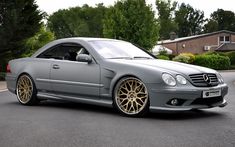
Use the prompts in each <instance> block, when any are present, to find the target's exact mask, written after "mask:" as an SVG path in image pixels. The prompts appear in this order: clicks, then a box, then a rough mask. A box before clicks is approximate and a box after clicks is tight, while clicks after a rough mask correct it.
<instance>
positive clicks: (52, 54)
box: [37, 44, 89, 61]
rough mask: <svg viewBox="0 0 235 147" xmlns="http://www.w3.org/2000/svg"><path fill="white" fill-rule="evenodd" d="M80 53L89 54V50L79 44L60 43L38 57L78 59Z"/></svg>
mask: <svg viewBox="0 0 235 147" xmlns="http://www.w3.org/2000/svg"><path fill="white" fill-rule="evenodd" d="M78 54H89V52H88V51H87V50H86V49H85V48H84V47H83V46H81V45H78V44H60V45H57V46H55V47H52V48H50V49H48V50H46V51H44V52H43V53H41V54H40V55H39V56H38V57H37V58H46V59H50V58H53V59H57V60H70V61H76V56H77V55H78Z"/></svg>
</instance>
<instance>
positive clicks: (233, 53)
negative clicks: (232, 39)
mask: <svg viewBox="0 0 235 147" xmlns="http://www.w3.org/2000/svg"><path fill="white" fill-rule="evenodd" d="M224 54H225V55H226V56H228V57H229V59H230V62H231V65H235V51H231V52H227V53H224Z"/></svg>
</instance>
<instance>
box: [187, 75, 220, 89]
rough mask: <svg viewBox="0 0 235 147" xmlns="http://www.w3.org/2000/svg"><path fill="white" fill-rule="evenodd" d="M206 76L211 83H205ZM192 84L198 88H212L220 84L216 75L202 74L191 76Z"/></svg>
mask: <svg viewBox="0 0 235 147" xmlns="http://www.w3.org/2000/svg"><path fill="white" fill-rule="evenodd" d="M204 75H207V76H208V78H209V82H208V81H205V79H204V77H203V76H204ZM189 77H190V79H191V82H192V84H193V85H194V86H196V87H211V86H216V85H218V84H219V81H218V78H217V76H216V74H212V73H206V74H205V73H202V74H191V75H189Z"/></svg>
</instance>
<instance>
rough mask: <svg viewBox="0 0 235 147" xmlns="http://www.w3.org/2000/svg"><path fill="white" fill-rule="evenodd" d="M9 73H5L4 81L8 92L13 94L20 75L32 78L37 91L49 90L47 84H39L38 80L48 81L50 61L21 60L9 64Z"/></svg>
mask: <svg viewBox="0 0 235 147" xmlns="http://www.w3.org/2000/svg"><path fill="white" fill-rule="evenodd" d="M9 65H10V69H11V73H7V76H6V81H7V87H8V89H9V91H11V92H13V93H15V89H16V82H17V79H18V78H19V76H20V75H21V74H28V75H30V76H31V77H32V79H33V81H34V83H35V85H36V88H37V89H38V90H49V89H50V85H49V83H47V82H40V81H39V80H38V79H49V73H50V68H51V59H37V58H21V59H15V60H11V61H10V62H9Z"/></svg>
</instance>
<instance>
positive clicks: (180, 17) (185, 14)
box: [175, 3, 205, 37]
mask: <svg viewBox="0 0 235 147" xmlns="http://www.w3.org/2000/svg"><path fill="white" fill-rule="evenodd" d="M175 22H176V23H177V24H178V35H179V37H186V36H191V35H197V34H200V33H201V32H202V27H203V23H204V22H205V19H204V12H203V11H200V10H196V9H194V8H193V7H192V6H190V5H186V4H185V3H182V4H181V5H180V7H179V9H178V10H177V11H176V12H175Z"/></svg>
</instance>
